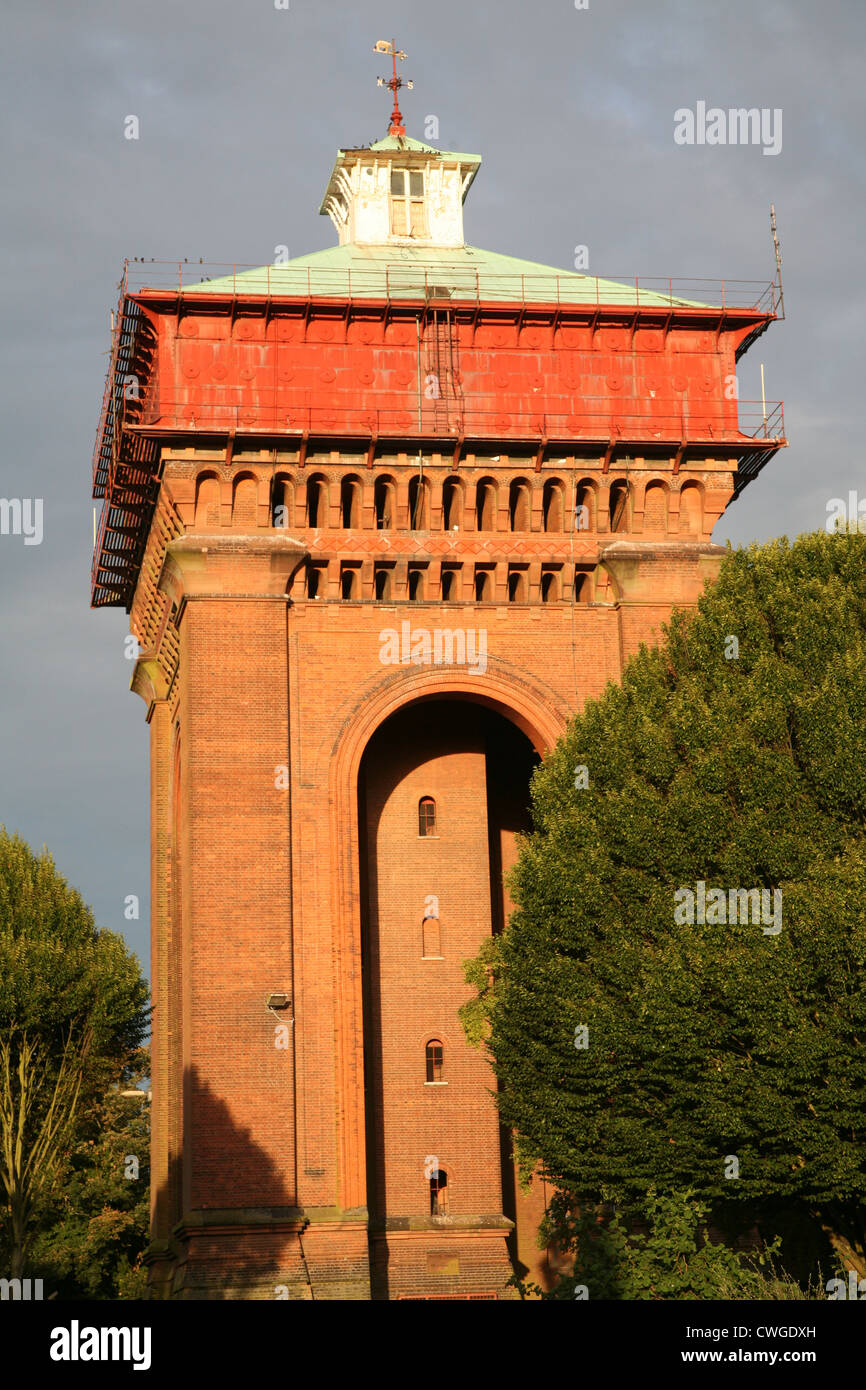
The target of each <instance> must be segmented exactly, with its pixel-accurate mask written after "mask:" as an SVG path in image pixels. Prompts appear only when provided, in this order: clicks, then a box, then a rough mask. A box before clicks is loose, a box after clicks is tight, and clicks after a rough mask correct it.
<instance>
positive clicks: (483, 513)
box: [475, 478, 499, 531]
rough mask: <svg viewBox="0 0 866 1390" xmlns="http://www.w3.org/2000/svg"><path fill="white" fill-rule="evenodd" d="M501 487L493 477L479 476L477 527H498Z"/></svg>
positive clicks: (477, 484) (492, 528) (477, 485)
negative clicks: (497, 511) (498, 500)
mask: <svg viewBox="0 0 866 1390" xmlns="http://www.w3.org/2000/svg"><path fill="white" fill-rule="evenodd" d="M498 495H499V489H498V488H497V486H496V482H495V480H494V479H493V478H479V480H478V482H477V483H476V485H475V529H476V531H494V530H495V529H496V508H497V499H498Z"/></svg>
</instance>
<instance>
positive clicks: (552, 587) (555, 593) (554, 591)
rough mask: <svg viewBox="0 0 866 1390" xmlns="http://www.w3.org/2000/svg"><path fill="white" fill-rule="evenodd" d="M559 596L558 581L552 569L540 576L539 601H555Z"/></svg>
mask: <svg viewBox="0 0 866 1390" xmlns="http://www.w3.org/2000/svg"><path fill="white" fill-rule="evenodd" d="M558 597H559V582H558V579H557V576H556V575H555V574H554V573H553V571H552V570H548V571H547V573H546V574H543V575H542V576H541V602H542V603H555V602H556V600H557V598H558Z"/></svg>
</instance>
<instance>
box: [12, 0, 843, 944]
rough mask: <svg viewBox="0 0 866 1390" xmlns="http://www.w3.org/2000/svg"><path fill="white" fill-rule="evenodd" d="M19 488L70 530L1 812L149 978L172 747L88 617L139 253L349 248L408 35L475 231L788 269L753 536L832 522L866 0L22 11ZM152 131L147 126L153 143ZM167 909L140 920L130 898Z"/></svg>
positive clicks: (23, 645) (123, 624) (108, 638)
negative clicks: (467, 162)
mask: <svg viewBox="0 0 866 1390" xmlns="http://www.w3.org/2000/svg"><path fill="white" fill-rule="evenodd" d="M4 9H5V23H4V31H5V32H4V44H3V53H2V56H0V72H2V97H0V101H2V106H3V116H4V119H3V129H2V137H0V139H2V167H3V175H4V176H3V190H4V198H3V211H2V222H3V232H4V238H3V242H4V251H5V259H4V272H3V275H2V281H0V283H2V299H3V315H2V323H3V332H2V335H0V352H2V374H0V389H2V394H3V397H4V414H3V418H4V431H3V448H2V451H0V496H3V497H43V498H44V499H45V520H44V540H43V543H42V544H41V545H38V546H36V545H33V546H25V545H24V544H23V538H22V537H20V536H18V537H16V536H0V654H2V663H3V681H2V687H0V710H2V721H0V757H2V762H0V821H3V822H4V823H5V824H6V826H7V827H8V828H9V829H10V830H12V829H16V830H18V831H19V832H20V833H21V834H22V835H23V836H24V837H25V838H26V839H27V840H29V841H30V843H31V844H32V845H34V846H35V847H37V848H38V847H39V846H41V845H42V844H43V843H47V844H48V846H49V848H50V849H51V850H52V852H53V854H54V856H55V858H56V860H57V863H58V866H59V868H60V869H61V871H62V872H63V873H64V874H65V875H66V876H67V877H68V878H69V880H70V881H71V882H72V883H73V884H75V886H76V887H78V888H79V889H80V890H81V891H82V893H83V894H84V896H85V898H86V899H87V900H88V901H89V902H90V903H91V904H92V905H93V907H94V909H95V911H96V915H97V920H98V921H99V922H100V924H101V925H104V926H111V927H113V928H115V929H118V930H123V931H125V934H126V936H127V939H128V940H129V941H130V943H131V945H132V946H133V947H134V948H135V949H136V950H137V951H138V952H139V954H140V956H141V958H142V960H143V961H144V962H146V961H147V954H148V943H147V932H148V928H147V920H148V877H149V851H148V817H147V801H148V760H147V742H148V731H147V727H146V725H145V723H144V705H143V704H142V702H141V701H140V700H139V699H138V698H137V697H136V696H133V695H131V694H130V693H128V691H127V689H126V687H127V684H128V681H129V677H130V674H131V665H130V663H129V662H127V661H126V660H125V659H124V655H123V638H124V635H125V633H126V632H127V630H128V627H127V621H126V615H125V614H124V613H123V612H122V611H118V610H103V611H101V612H99V613H94V612H91V611H90V609H89V607H88V598H89V578H90V561H91V541H92V508H93V503H92V501H91V497H90V489H91V475H90V459H91V453H92V448H93V438H94V432H95V428H96V424H97V419H98V414H99V408H100V404H101V399H102V389H103V380H104V374H105V367H106V357H105V353H106V351H107V349H108V345H109V322H108V316H109V310H110V309H111V308H112V306H113V305H114V303H115V300H116V288H115V287H116V283H117V281H118V279H119V276H120V272H121V268H122V263H123V258H124V257H125V256H129V257H130V258H131V257H133V256H143V257H151V256H153V257H156V258H158V259H161V258H166V259H178V258H182V257H184V256H188V257H189V258H190V259H193V258H195V259H196V260H197V259H198V258H199V257H200V256H201V257H203V258H204V259H205V260H206V261H214V260H216V261H239V262H246V263H256V264H263V263H265V262H267V261H270V260H272V259H273V256H274V247H275V246H277V245H279V244H282V243H285V244H287V245H288V246H289V248H290V253H291V254H292V255H301V254H303V253H305V252H307V251H313V250H318V249H320V248H323V247H326V246H330V245H332V244H333V243H334V241H335V235H334V232H333V229H332V227H331V224H330V222H329V221H328V220H327V219H326V218H320V217H319V216H318V215H317V208H318V206H319V202H320V199H321V196H322V193H323V190H324V187H325V183H326V181H327V176H328V173H329V172H330V168H331V165H332V163H333V158H334V154H335V152H336V149H337V147H338V146H339V145H351V144H363V143H366V142H368V141H370V140H374V139H377V138H379V137H380V136H381V135H383V134H384V133H385V130H386V126H387V106H388V94H387V93H385V92H383V91H381V90H379V89H378V88H377V87H376V82H375V79H376V76H377V75H378V74H379V73H386V72H387V66H386V63H387V60H385V59H381V58H379V57H377V56H376V55H374V54H373V52H372V48H373V44H374V42H375V41H376V40H377V39H379V38H392V37H394V38H396V39H397V41H398V43H399V45H400V46H401V47H402V48H404V49H406V50H407V52H408V54H409V58H408V60H407V62H406V63H404V64H403V72H404V75H405V76H408V77H411V78H413V79H414V82H415V88H414V91H412V92H408V93H404V94H403V103H402V107H403V112H404V116H405V117H406V123H407V129H408V132H409V134H410V135H414V136H417V137H419V138H424V119H425V117H426V116H427V115H430V114H434V115H436V116H437V117H438V119H439V139H438V141H436V142H435V143H438V144H439V145H441V146H442V147H443V148H450V149H461V150H472V151H476V152H478V153H480V154H481V155H482V156H483V160H484V163H483V165H482V168H481V171H480V173H479V175H478V178H477V180H476V182H475V185H474V187H473V188H472V190H471V192H470V194H469V198H468V200H467V204H466V234H467V239H468V240H469V241H470V242H472V243H474V244H475V245H479V246H483V247H487V248H489V249H491V250H495V251H502V252H505V253H508V254H512V255H516V256H521V257H525V258H527V259H532V260H538V261H543V262H546V263H548V264H553V265H559V266H562V267H564V268H566V269H570V268H572V266H573V258H574V248H575V246H576V245H577V244H585V245H586V246H587V247H588V248H589V257H590V262H589V269H590V272H591V273H592V274H600V275H605V276H610V277H612V278H622V279H627V278H632V277H633V276H634V275H636V274H637V275H642V276H643V275H646V276H665V277H666V276H673V277H675V278H677V277H683V276H705V277H713V278H722V277H727V278H743V279H762V278H763V279H766V280H769V279H770V278H771V277H772V274H773V269H774V265H773V257H772V248H771V243H770V238H769V228H768V213H769V204H770V203H771V202H774V203H775V205H776V213H777V218H778V223H779V232H780V236H781V240H782V252H783V257H784V266H783V275H784V285H785V304H786V309H787V314H788V318H787V321H786V322H784V323H781V324H777V325H774V326H773V327H772V328H771V329H770V330H769V332H768V333H767V334H766V335H765V336H764V337H763V338H761V339H760V340H759V342H758V343H757V344H756V345H755V346H754V347H753V348H752V350H751V352H750V353H749V354H748V356H747V357H746V358H745V359H744V362H743V363H742V364H741V365H742V370H741V395H742V396H745V397H750V398H757V397H758V396H759V395H760V378H759V372H758V367H759V363H760V362H761V361H763V362H764V363H765V370H766V381H767V394H768V397H769V398H771V399H773V400H775V399H778V398H780V397H782V398H784V400H785V418H786V427H787V433H788V437H789V439H790V440H791V447H790V448H789V449H788V450H786V451H784V452H783V453H781V454H779V455H778V456H777V457H776V459H775V460H774V461H773V462H772V463H771V464H770V465H769V466H768V468H767V469H766V470H765V472H764V473H763V474H762V476H761V478H759V479H758V481H757V482H756V483H754V484H752V485H751V486H750V487H749V488H748V489H747V491H746V493H745V494H744V496H743V497H742V499H741V500H740V501H739V502H738V503H736V504H735V506H734V508H732V510H731V511H730V513H729V514H728V515H727V516H726V517H725V518H724V519H723V521H722V522H721V523H720V525H719V526H718V527H717V529H716V532H715V537H714V538H715V539H717V540H726V539H730V540H731V541H732V542H733V543H735V544H739V543H743V542H746V541H749V540H751V539H767V538H769V537H772V536H776V535H781V534H785V533H787V534H788V535H791V536H794V535H796V534H797V533H798V532H800V531H805V530H813V529H816V528H818V527H820V526H822V525H823V524H824V520H825V517H826V506H827V501H828V499H829V498H830V497H833V496H835V495H847V492H848V490H849V489H851V488H859V489H860V493H861V495H863V494H864V493H866V476H864V469H863V463H862V452H861V448H862V446H861V436H860V433H859V426H860V416H861V414H862V411H861V409H860V407H861V401H862V395H863V386H862V381H861V377H862V371H863V358H864V353H863V321H864V302H863V301H864V289H863V278H864V277H863V268H862V248H863V230H864V228H863V222H864V218H863V205H864V189H863V182H864V175H863V143H864V124H866V123H864V87H866V84H864V80H863V53H864V34H866V6H864V5H863V4H862V0H850V3H846V2H845V0H822V3H820V4H818V3H807V0H794V2H792V3H781V0H764V3H762V4H761V5H760V6H755V4H754V0H727V3H725V4H717V3H712V4H710V3H707V0H657V2H656V3H654V4H652V5H648V4H646V3H643V2H642V0H620V3H613V2H612V0H611V2H609V3H605V0H589V9H588V10H581V11H579V10H576V9H575V7H574V3H573V0H541V2H540V3H536V4H531V5H527V4H526V3H525V0H498V3H496V4H493V5H471V4H466V3H454V0H437V3H435V4H428V3H424V4H420V3H401V4H397V3H391V4H386V3H371V4H364V5H357V4H350V3H347V2H346V0H290V7H289V9H288V10H277V9H276V8H275V7H274V3H273V0H243V3H241V0H182V3H178V0H149V3H148V4H146V5H141V4H139V5H131V4H118V3H117V2H116V0H112V2H111V3H108V0H105V2H104V3H103V0H92V2H91V3H78V4H75V5H62V4H60V3H57V0H52V3H40V4H33V2H32V0H6V5H5V7H4ZM701 100H703V101H705V102H706V103H707V105H708V106H719V107H722V108H724V109H727V108H729V107H740V106H746V107H752V106H756V107H760V108H763V107H766V108H770V109H775V108H780V109H781V111H782V113H783V143H782V150H781V153H780V154H778V155H777V156H768V155H764V154H763V153H762V150H761V148H760V147H759V146H733V147H730V146H707V145H704V146H697V145H696V146H691V147H683V146H678V145H676V144H675V143H674V139H673V131H674V112H675V111H676V110H677V109H678V108H681V107H688V108H691V109H694V108H695V106H696V103H697V102H698V101H701ZM130 114H133V115H136V116H137V117H138V119H139V122H140V139H139V140H137V141H130V140H126V139H124V134H123V130H124V118H125V117H126V116H127V115H130ZM133 893H134V894H137V895H139V897H140V899H141V917H140V919H139V920H138V921H132V922H126V921H124V916H123V900H124V898H125V896H126V895H127V894H133Z"/></svg>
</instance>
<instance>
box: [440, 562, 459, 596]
mask: <svg viewBox="0 0 866 1390" xmlns="http://www.w3.org/2000/svg"><path fill="white" fill-rule="evenodd" d="M456 592H457V576H456V575H455V573H454V571H453V570H446V569H443V571H442V602H443V603H453V602H454V595H455V593H456Z"/></svg>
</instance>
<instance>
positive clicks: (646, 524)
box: [643, 483, 668, 533]
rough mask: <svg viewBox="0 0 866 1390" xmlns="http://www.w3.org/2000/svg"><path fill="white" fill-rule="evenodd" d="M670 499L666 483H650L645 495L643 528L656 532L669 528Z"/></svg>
mask: <svg viewBox="0 0 866 1390" xmlns="http://www.w3.org/2000/svg"><path fill="white" fill-rule="evenodd" d="M667 524H668V499H667V489H666V488H665V486H664V483H650V484H649V486H648V487H647V490H646V493H645V495H644V509H643V529H644V531H650V532H655V533H661V532H663V531H666V530H667Z"/></svg>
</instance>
